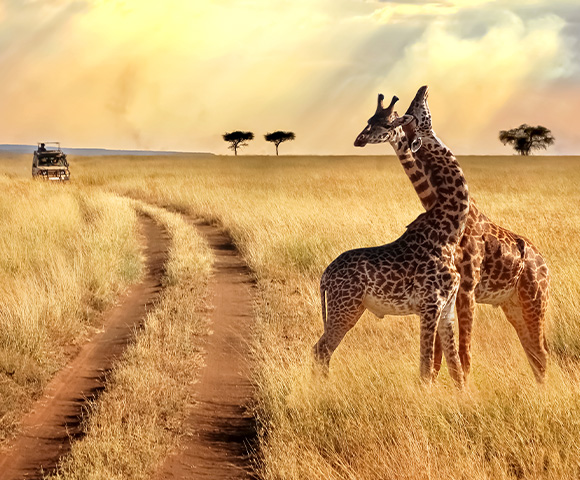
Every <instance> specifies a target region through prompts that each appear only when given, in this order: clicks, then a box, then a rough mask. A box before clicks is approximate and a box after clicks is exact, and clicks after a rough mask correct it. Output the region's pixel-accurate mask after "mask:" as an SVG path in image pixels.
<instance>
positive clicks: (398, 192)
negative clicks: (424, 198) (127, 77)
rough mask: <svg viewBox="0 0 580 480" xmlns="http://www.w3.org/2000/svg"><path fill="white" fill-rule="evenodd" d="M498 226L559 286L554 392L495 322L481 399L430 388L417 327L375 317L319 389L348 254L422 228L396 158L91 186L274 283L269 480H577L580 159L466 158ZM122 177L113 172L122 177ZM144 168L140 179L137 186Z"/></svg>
mask: <svg viewBox="0 0 580 480" xmlns="http://www.w3.org/2000/svg"><path fill="white" fill-rule="evenodd" d="M460 162H461V163H462V165H463V166H464V169H465V172H466V175H467V179H468V181H469V184H470V188H471V192H472V194H473V196H474V198H476V199H477V201H478V203H479V205H480V207H481V208H482V210H483V211H485V212H486V213H487V214H488V215H490V216H491V218H493V219H496V220H497V221H498V222H500V223H501V224H503V225H505V226H506V227H508V228H511V229H512V230H514V231H516V232H518V233H521V234H524V235H526V236H527V237H529V238H530V239H532V240H533V242H534V243H535V244H536V245H537V246H538V247H539V248H540V249H541V251H542V252H543V253H544V254H545V256H546V258H547V260H548V262H549V265H550V266H551V270H552V276H553V280H552V290H553V301H552V308H551V313H550V329H549V343H550V347H551V350H552V352H553V354H552V362H551V365H550V370H549V375H548V379H547V382H546V385H545V386H543V387H538V386H537V385H536V384H535V382H534V380H533V375H532V373H531V370H530V368H529V366H528V365H527V362H526V360H525V358H524V354H523V351H522V349H521V347H520V345H519V342H518V340H517V338H516V335H515V332H514V331H513V329H512V327H511V326H510V325H509V324H508V322H507V321H506V320H505V318H504V317H503V314H502V313H501V311H500V310H499V309H493V308H491V307H486V306H479V307H478V311H477V320H476V325H475V333H474V364H473V375H472V379H471V387H470V389H469V391H468V392H466V393H457V392H456V391H455V390H454V388H453V387H452V385H451V382H450V380H449V377H448V375H447V374H446V373H445V372H444V374H443V375H442V377H441V378H440V380H439V381H438V383H437V385H436V386H434V387H432V388H430V389H428V390H425V389H424V388H423V387H422V386H421V385H420V382H419V379H418V377H419V376H418V350H419V344H418V337H419V335H418V322H417V319H416V318H415V317H409V318H388V319H385V320H377V319H376V318H374V317H373V316H372V315H370V314H368V313H366V314H365V315H364V316H363V318H362V319H361V320H360V321H359V324H358V325H357V326H356V327H355V328H354V329H353V330H352V331H351V332H350V333H349V334H348V335H347V337H346V339H345V340H344V341H343V344H342V345H341V346H340V347H339V349H338V350H337V352H336V354H335V356H334V357H333V361H332V365H331V375H330V378H329V380H328V381H325V382H321V381H317V380H315V379H313V378H312V376H311V359H310V350H311V347H312V345H313V344H314V343H315V341H316V340H317V338H318V336H319V335H320V334H321V332H322V325H321V317H320V301H319V293H318V280H319V278H320V274H321V273H322V271H323V269H324V268H325V266H326V265H327V264H328V263H329V262H330V261H331V260H332V259H333V258H335V257H336V256H337V255H338V254H339V253H341V252H342V251H344V250H346V249H349V248H355V247H360V246H370V245H377V244H382V243H386V242H389V241H391V240H394V239H395V238H397V237H398V236H399V235H400V234H401V233H402V232H403V231H404V228H405V225H407V224H408V223H409V222H410V221H412V220H413V219H414V218H415V217H416V215H417V214H418V213H419V212H420V211H421V209H420V204H419V202H418V200H417V198H416V197H415V194H414V192H413V190H412V188H411V186H410V184H409V182H408V180H407V178H406V177H405V176H404V174H403V172H402V170H401V167H400V166H399V165H398V164H397V161H396V160H395V159H394V158H384V157H366V158H361V157H352V158H348V157H344V158H340V157H338V158H336V157H335V158H324V157H311V158H308V157H286V158H279V159H272V158H260V157H238V158H237V159H233V158H228V157H212V158H207V159H195V158H187V157H183V158H180V157H167V158H162V159H158V160H157V161H152V160H142V159H109V160H105V161H103V164H102V165H107V167H105V168H99V169H98V171H99V172H112V173H111V174H110V175H109V174H105V173H99V174H98V175H93V172H94V171H95V170H97V169H96V168H95V164H96V163H97V160H96V159H95V160H90V159H87V160H83V161H82V162H81V163H80V164H79V165H78V168H77V171H78V174H77V176H78V177H77V178H78V181H79V182H80V183H83V182H86V183H87V184H90V185H94V186H101V187H103V188H105V189H107V190H109V191H112V192H115V193H118V194H121V195H131V196H135V197H139V198H142V199H144V200H146V201H148V202H152V203H156V204H159V205H166V206H171V207H173V208H177V209H180V210H182V211H188V212H192V213H195V214H199V215H202V216H204V217H206V218H208V219H212V220H215V221H217V222H219V223H220V224H222V225H223V226H225V227H226V228H227V229H228V230H229V231H230V232H231V233H232V236H233V237H234V239H235V241H236V243H237V244H238V246H239V247H240V249H241V251H242V253H243V255H244V256H245V258H246V260H247V261H248V263H249V264H250V265H251V267H252V268H253V270H254V271H255V275H256V277H257V279H258V282H259V287H260V299H259V301H258V311H257V314H258V323H257V327H256V343H255V352H256V358H257V360H258V364H257V371H256V380H257V384H258V387H259V391H258V397H259V398H258V405H257V415H258V417H259V421H260V425H261V429H262V430H261V444H260V449H261V450H260V456H261V464H260V474H261V475H262V476H263V477H264V478H267V479H281V478H284V479H288V478H296V479H298V478H300V479H303V478H341V479H342V478H352V479H355V478H356V479H366V478H368V479H371V478H372V479H375V478H431V477H443V478H494V479H497V478H569V477H575V476H577V475H578V474H579V473H580V460H578V458H580V457H579V455H578V454H579V453H580V451H579V450H580V448H579V443H578V441H577V438H580V420H579V419H580V416H579V413H580V396H579V395H578V394H579V393H580V392H579V391H578V390H579V389H578V381H577V378H578V373H579V372H580V370H579V366H578V365H577V361H578V359H579V358H580V357H579V354H580V335H579V333H580V332H579V328H578V327H579V324H580V318H579V316H578V303H579V300H578V299H579V298H580V295H579V294H580V282H578V280H577V277H578V272H579V271H580V262H579V261H578V257H577V255H576V252H577V251H578V250H579V247H580V244H579V243H580V241H579V239H578V236H577V226H578V225H579V223H580V222H579V220H580V213H579V212H578V208H577V206H578V204H579V200H580V193H579V191H578V188H577V186H578V184H579V183H580V170H579V169H578V162H579V160H578V159H577V158H555V157H536V158H526V159H523V158H517V157H497V158H493V157H479V158H460ZM112 165H114V166H115V168H114V169H113V168H112ZM136 165H139V176H138V177H137V176H136V175H135V174H134V170H135V167H136Z"/></svg>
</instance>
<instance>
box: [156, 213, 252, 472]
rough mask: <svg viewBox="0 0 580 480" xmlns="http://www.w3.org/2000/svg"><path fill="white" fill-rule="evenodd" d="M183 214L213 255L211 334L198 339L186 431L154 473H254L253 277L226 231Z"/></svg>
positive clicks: (210, 299) (210, 300)
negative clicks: (200, 361)
mask: <svg viewBox="0 0 580 480" xmlns="http://www.w3.org/2000/svg"><path fill="white" fill-rule="evenodd" d="M185 218H186V219H187V220H188V222H189V223H190V224H192V225H193V226H194V227H196V229H197V230H198V232H199V233H200V234H201V235H202V236H203V237H204V238H205V239H206V240H207V242H208V243H209V245H210V247H211V249H212V251H213V254H214V258H215V262H214V265H213V272H212V276H211V278H210V289H209V290H210V298H209V302H210V304H212V305H213V310H212V312H211V314H210V320H211V327H210V328H211V330H212V333H211V334H210V335H209V336H208V337H207V338H206V339H205V343H204V349H205V351H206V356H205V367H203V368H202V370H201V372H200V377H199V379H198V382H196V383H195V384H194V385H193V386H192V389H193V391H194V393H195V404H193V405H191V406H190V407H189V412H188V417H187V420H186V428H187V434H186V436H185V437H184V438H183V439H182V442H181V445H180V448H179V450H178V451H177V452H176V453H174V454H173V455H171V456H170V457H168V458H167V460H166V461H165V463H164V464H163V465H162V466H161V468H160V469H159V470H158V471H157V474H156V475H155V476H154V478H156V479H157V480H170V479H171V480H175V479H186V478H187V479H212V480H225V479H228V480H236V479H247V478H254V477H253V476H252V464H251V450H252V449H253V448H254V447H255V439H256V426H255V421H254V418H253V416H252V413H251V411H250V408H251V404H252V402H253V399H254V388H253V385H252V383H251V380H250V351H249V350H250V349H249V339H250V333H251V324H252V321H253V317H254V315H253V308H252V293H251V289H252V287H253V285H254V281H253V280H252V277H251V276H250V270H249V268H248V266H247V265H246V263H245V262H244V261H243V260H242V258H241V256H240V254H239V252H238V250H237V249H236V247H235V246H234V244H233V242H232V239H231V238H230V237H229V235H227V234H226V233H224V232H223V231H222V230H220V229H219V228H218V227H216V226H213V225H210V224H208V223H207V222H204V221H202V220H193V219H191V218H188V217H185Z"/></svg>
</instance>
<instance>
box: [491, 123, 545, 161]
mask: <svg viewBox="0 0 580 480" xmlns="http://www.w3.org/2000/svg"><path fill="white" fill-rule="evenodd" d="M499 139H500V141H501V142H502V143H503V144H504V145H506V144H508V143H509V144H510V145H511V146H512V147H513V148H514V150H515V151H516V152H518V153H519V154H520V155H529V154H530V152H531V151H532V150H538V149H540V148H543V149H544V150H545V149H546V148H548V147H549V146H550V145H552V144H553V143H554V140H555V139H554V136H553V135H552V132H551V131H550V130H549V129H547V128H546V127H542V126H541V125H538V126H537V127H532V126H530V125H527V124H525V123H524V124H522V125H520V126H519V127H517V128H512V129H511V130H501V131H500V132H499Z"/></svg>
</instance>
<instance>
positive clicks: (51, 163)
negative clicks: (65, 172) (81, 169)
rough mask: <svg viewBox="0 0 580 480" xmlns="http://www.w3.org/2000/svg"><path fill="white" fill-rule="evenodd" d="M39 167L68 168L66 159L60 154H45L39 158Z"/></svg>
mask: <svg viewBox="0 0 580 480" xmlns="http://www.w3.org/2000/svg"><path fill="white" fill-rule="evenodd" d="M38 166H39V167H63V166H66V163H65V157H64V156H62V155H60V154H58V153H57V154H53V155H50V154H48V155H47V154H44V155H42V154H41V155H39V156H38Z"/></svg>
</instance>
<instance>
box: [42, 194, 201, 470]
mask: <svg viewBox="0 0 580 480" xmlns="http://www.w3.org/2000/svg"><path fill="white" fill-rule="evenodd" d="M134 207H135V208H136V209H137V210H138V211H141V212H143V213H145V214H147V215H149V216H151V217H152V218H154V219H155V221H156V222H158V223H159V224H160V225H162V226H164V227H165V229H166V230H167V232H168V234H169V236H170V238H171V251H170V256H169V259H168V262H167V267H166V270H167V273H166V278H165V281H164V283H165V289H164V290H163V293H162V297H161V299H160V301H159V302H158V303H157V305H156V306H155V308H154V309H153V310H152V311H151V312H150V313H149V314H148V315H147V318H146V319H145V322H144V328H143V330H142V331H141V332H139V334H138V336H137V340H136V342H135V344H133V345H131V346H130V347H129V348H128V349H127V351H126V353H125V354H124V356H123V358H122V359H121V360H120V361H119V363H118V365H117V366H116V367H115V368H114V369H113V372H112V373H111V374H110V376H109V378H108V382H107V388H106V391H105V392H104V393H103V394H102V396H101V397H100V398H99V399H98V400H97V401H95V402H94V403H93V404H92V406H91V408H90V409H89V415H88V416H87V420H86V421H85V424H84V430H85V432H86V435H85V436H84V438H83V439H82V440H80V441H78V442H75V443H73V446H72V451H71V453H70V454H69V455H67V456H66V457H65V458H64V460H63V461H62V463H61V465H60V468H59V471H58V473H57V474H56V475H55V476H54V477H53V478H55V479H62V480H64V479H66V480H72V479H78V480H87V479H114V478H118V479H138V478H147V477H148V476H149V474H151V473H152V471H153V470H154V469H155V467H156V466H157V465H158V464H159V463H160V462H161V461H162V460H163V459H164V458H165V457H166V455H167V454H168V453H169V451H170V450H171V449H172V448H175V447H176V445H177V442H178V441H179V439H180V437H181V436H183V435H184V434H186V433H187V432H185V431H184V420H185V418H186V415H187V408H188V407H189V406H190V405H191V404H192V403H193V402H194V400H193V390H192V388H191V385H192V384H193V383H194V382H195V379H196V377H197V372H198V371H199V369H200V367H201V366H202V365H203V352H202V349H201V345H200V342H199V339H200V337H203V336H205V335H206V334H207V328H208V326H207V320H206V312H207V309H208V307H209V306H208V304H207V303H206V297H207V292H206V288H207V280H208V277H209V273H210V270H211V262H212V258H211V252H210V250H209V248H208V246H207V245H206V244H205V243H204V241H203V240H202V239H201V238H200V237H199V235H197V234H196V231H195V230H194V228H193V227H192V226H191V225H188V224H187V223H186V222H185V221H184V220H183V218H182V217H181V216H179V215H177V214H174V213H170V212H168V211H166V210H163V209H160V208H155V207H153V206H150V205H145V204H143V203H142V202H135V203H134Z"/></svg>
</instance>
